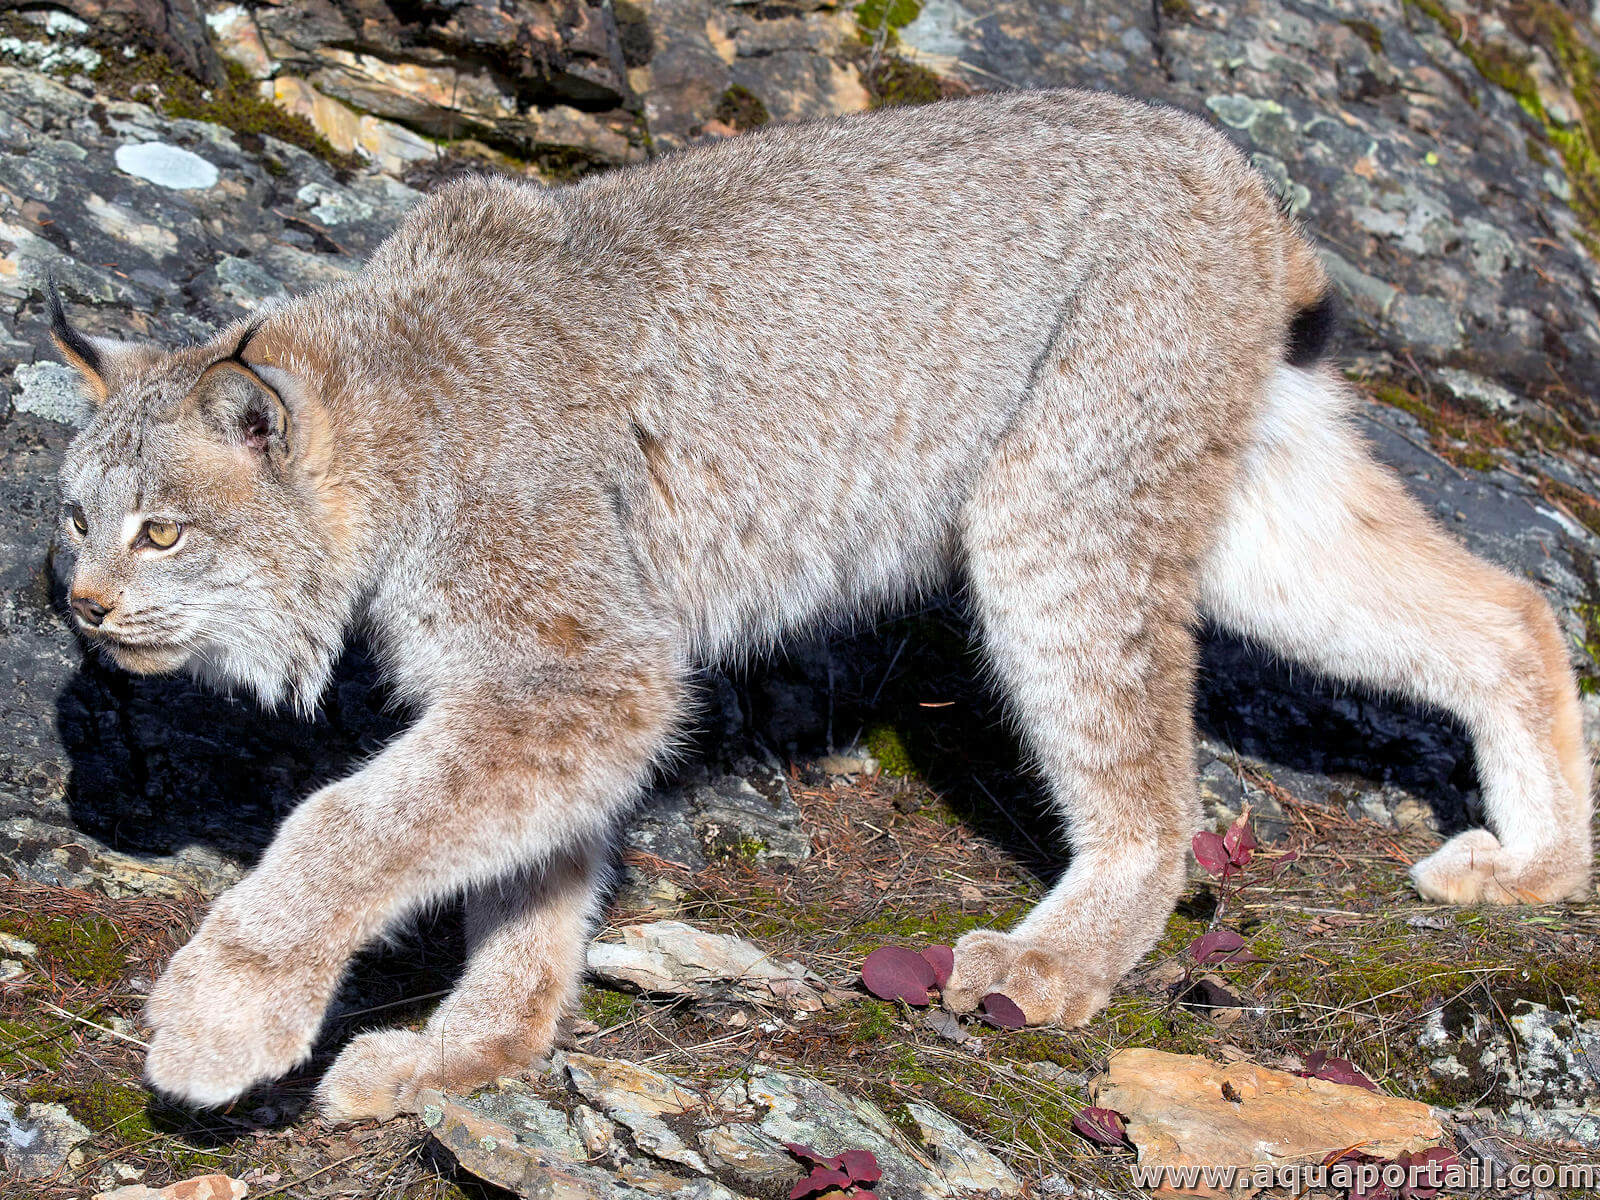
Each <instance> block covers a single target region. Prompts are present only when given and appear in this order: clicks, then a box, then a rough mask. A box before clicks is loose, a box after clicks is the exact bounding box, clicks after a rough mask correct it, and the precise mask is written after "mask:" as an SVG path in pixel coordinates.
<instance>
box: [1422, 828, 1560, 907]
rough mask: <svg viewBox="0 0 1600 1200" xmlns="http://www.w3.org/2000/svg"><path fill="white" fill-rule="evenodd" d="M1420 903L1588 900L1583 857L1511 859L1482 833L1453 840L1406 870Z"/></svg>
mask: <svg viewBox="0 0 1600 1200" xmlns="http://www.w3.org/2000/svg"><path fill="white" fill-rule="evenodd" d="M1411 882H1412V884H1413V885H1414V886H1415V887H1416V889H1417V892H1418V893H1419V894H1420V895H1421V896H1422V898H1423V899H1424V900H1434V901H1437V902H1439V903H1441V904H1477V903H1480V902H1484V903H1488V904H1549V903H1552V902H1554V901H1557V900H1584V899H1587V898H1588V897H1589V892H1590V888H1589V861H1588V855H1587V854H1585V853H1583V852H1582V851H1580V850H1574V851H1573V852H1572V853H1570V854H1563V853H1560V852H1558V851H1550V852H1548V853H1546V854H1545V855H1543V856H1541V857H1539V858H1536V859H1534V860H1532V861H1527V860H1518V859H1514V858H1512V857H1511V856H1510V855H1509V854H1508V853H1507V852H1506V850H1505V848H1504V847H1502V846H1501V845H1500V842H1499V840H1498V839H1497V838H1496V837H1495V836H1494V834H1492V833H1490V832H1489V831H1488V830H1487V829H1469V830H1467V831H1466V832H1465V833H1460V834H1457V835H1456V836H1455V837H1453V838H1451V839H1450V840H1449V841H1448V842H1446V843H1445V844H1444V845H1443V846H1441V847H1439V849H1437V850H1435V851H1434V852H1433V853H1432V854H1430V855H1429V856H1428V857H1427V858H1425V859H1423V860H1422V861H1421V862H1419V863H1417V864H1416V865H1415V866H1414V867H1412V868H1411Z"/></svg>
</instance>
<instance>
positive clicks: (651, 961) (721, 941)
mask: <svg viewBox="0 0 1600 1200" xmlns="http://www.w3.org/2000/svg"><path fill="white" fill-rule="evenodd" d="M621 933H622V941H621V942H602V941H595V942H591V943H589V952H588V965H589V972H590V974H592V975H594V976H596V977H597V978H599V979H601V980H603V981H604V982H606V983H608V984H611V985H613V986H617V987H623V988H627V989H629V990H632V991H639V992H648V993H651V994H655V995H663V996H694V997H699V998H708V997H713V996H716V997H722V998H727V999H735V1000H743V1001H746V1002H749V1003H753V1004H763V1005H778V1006H780V1007H783V1008H786V1009H788V1010H789V1011H791V1012H797V1013H805V1012H819V1011H821V1010H822V1009H824V1008H835V1007H838V1005H840V1004H841V1003H844V1001H845V1000H846V998H847V997H845V996H844V994H843V993H840V992H837V991H835V990H834V989H833V988H831V987H829V985H828V984H827V983H826V982H825V981H824V980H823V979H822V978H821V977H820V976H818V975H815V974H813V973H812V972H811V971H808V970H807V969H806V968H805V967H803V966H801V965H800V964H799V963H797V962H792V961H790V960H787V959H776V958H773V957H772V956H771V955H770V954H769V953H768V952H767V951H765V950H763V949H761V947H759V946H757V945H756V944H755V943H754V942H749V941H746V940H745V939H744V938H739V937H733V936H731V935H729V934H724V933H707V932H706V931H705V930H703V929H696V928H695V927H694V926H693V925H688V924H685V923H684V922H682V921H654V922H651V923H650V924H648V925H628V926H625V927H624V928H623V929H622V931H621Z"/></svg>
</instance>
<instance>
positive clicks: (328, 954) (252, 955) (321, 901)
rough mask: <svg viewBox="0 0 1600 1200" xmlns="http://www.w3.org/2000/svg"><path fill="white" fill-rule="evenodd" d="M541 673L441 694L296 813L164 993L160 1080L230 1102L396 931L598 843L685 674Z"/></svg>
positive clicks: (198, 938)
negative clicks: (430, 906)
mask: <svg viewBox="0 0 1600 1200" xmlns="http://www.w3.org/2000/svg"><path fill="white" fill-rule="evenodd" d="M539 682H540V683H542V684H543V686H542V687H540V688H539V689H538V690H537V691H536V692H535V691H531V690H522V689H514V688H499V689H495V690H493V691H490V690H485V691H484V692H482V693H480V694H464V695H458V696H456V697H453V698H451V699H449V700H444V701H440V702H438V703H436V704H435V705H434V707H432V708H431V709H429V710H428V711H427V712H426V713H424V714H423V716H422V717H421V718H420V719H419V720H418V722H417V723H416V725H414V726H413V727H412V728H411V729H410V730H408V731H407V732H406V733H405V734H404V735H402V736H401V737H400V738H399V739H397V740H396V741H395V742H394V743H393V744H392V745H391V746H389V747H388V748H387V749H386V750H385V751H384V752H383V753H382V754H381V755H379V756H378V758H377V759H375V760H374V761H373V762H372V764H371V765H370V766H368V767H367V768H366V769H365V770H363V771H361V772H360V773H358V774H357V775H355V776H352V777H351V778H350V779H347V780H344V781H342V782H340V783H336V784H333V785H332V786H330V787H327V788H324V789H322V790H321V791H320V792H317V793H316V794H315V795H313V796H312V797H311V798H310V799H308V800H307V801H305V802H304V803H303V804H302V805H301V806H300V807H299V808H298V809H296V810H295V812H294V813H293V814H292V815H291V816H290V817H289V819H288V820H287V821H285V822H284V825H283V828H282V830H281V831H280V832H279V834H278V837H277V838H276V839H275V840H274V842H273V843H272V845H271V846H270V847H269V848H268V850H267V853H266V854H265V855H264V856H263V858H262V861H261V864H260V865H259V866H258V867H257V868H256V869H255V870H254V871H252V872H251V873H250V875H249V876H247V877H246V878H245V879H244V880H243V881H242V882H240V883H239V884H238V885H237V886H236V887H234V888H233V889H232V890H231V891H229V892H227V893H226V894H225V895H223V896H222V898H221V899H220V900H218V901H217V903H216V905H215V906H214V907H213V909H212V911H211V914H210V915H209V916H208V917H207V918H206V921H205V923H204V924H203V925H202V926H201V928H200V932H199V933H197V934H196V935H195V937H194V939H193V940H192V941H191V942H190V943H189V944H188V945H187V946H185V947H184V948H183V949H182V950H180V951H179V952H178V953H177V954H176V955H174V956H173V959H172V962H171V964H170V965H169V966H168V968H167V971H166V973H165V974H164V975H163V976H162V977H161V979H160V981H159V982H158V983H157V984H156V986H155V988H154V989H153V990H152V992H151V995H150V1001H149V1005H148V1008H147V1010H146V1017H147V1019H148V1021H149V1023H150V1025H151V1027H152V1029H153V1031H154V1037H153V1039H152V1043H151V1049H150V1054H149V1057H148V1060H147V1061H146V1064H145V1073H146V1077H147V1078H148V1080H149V1082H150V1084H151V1085H152V1086H153V1087H155V1088H156V1089H157V1090H159V1091H161V1092H164V1093H166V1094H168V1095H171V1096H175V1097H178V1098H180V1099H184V1100H187V1101H190V1102H193V1103H198V1104H222V1103H225V1102H227V1101H229V1100H232V1099H233V1098H234V1097H236V1096H238V1095H239V1094H241V1093H242V1092H244V1091H245V1090H246V1089H248V1088H249V1087H250V1086H252V1085H253V1084H255V1083H259V1082H261V1081H262V1080H265V1079H270V1078H272V1077H274V1076H277V1075H281V1074H282V1073H284V1072H285V1071H288V1070H289V1069H290V1068H292V1067H294V1066H295V1065H296V1064H297V1063H300V1062H302V1061H304V1059H305V1058H306V1056H307V1055H308V1054H309V1053H310V1050H311V1045H312V1042H313V1040H314V1039H315V1037H316V1034H317V1030H318V1028H319V1027H320V1025H321V1023H322V1016H323V1012H324V1010H325V1008H326V1007H327V1004H328V1001H329V999H330V998H331V997H332V995H333V992H334V990H335V988H336V987H337V986H338V983H339V980H340V977H341V976H342V975H343V973H344V970H345V966H346V964H347V963H348V961H349V959H350V956H351V955H352V954H353V953H354V952H355V951H356V950H357V949H359V948H360V947H361V946H362V945H364V944H365V943H367V942H369V941H371V940H372V939H373V938H374V937H376V936H377V935H378V934H379V933H381V932H382V930H383V929H384V928H385V927H386V926H388V925H389V924H391V923H392V922H393V921H395V920H396V919H398V918H400V917H402V916H404V915H405V914H406V913H408V912H410V911H413V910H414V909H416V908H417V907H418V906H419V905H421V904H424V903H427V902H428V901H430V900H434V899H437V898H440V897H444V896H448V895H450V894H452V893H454V892H457V891H459V890H461V889H462V888H464V887H472V886H477V885H482V884H484V883H486V882H488V881H490V880H493V879H496V878H500V877H503V876H505V875H507V874H508V873H510V872H512V871H514V870H516V869H518V868H519V867H522V866H525V865H527V864H538V865H541V866H542V865H545V864H548V863H551V862H553V861H557V860H558V859H559V856H560V855H562V854H563V853H564V852H566V851H569V850H570V849H571V848H572V847H574V846H582V845H594V844H596V843H598V842H600V841H601V840H603V838H604V837H605V834H606V832H607V831H608V827H609V825H610V823H611V821H612V819H613V816H614V814H615V813H616V812H617V810H618V807H619V805H620V804H622V803H625V802H626V800H627V799H628V798H629V797H630V796H631V795H632V794H633V792H634V791H635V790H636V789H637V787H638V786H639V783H640V781H641V779H642V777H643V775H644V773H645V771H646V770H647V769H648V767H649V764H650V762H651V760H652V759H653V758H654V757H655V755H656V754H657V752H658V751H659V749H660V747H661V745H662V744H663V742H664V741H665V739H666V737H667V736H668V735H669V733H670V731H671V729H672V727H673V725H674V724H675V721H676V717H677V714H678V706H679V702H680V701H679V691H680V689H679V682H678V679H677V677H676V675H675V674H671V673H669V672H667V671H664V670H663V671H659V672H651V671H649V670H647V669H645V668H641V667H638V666H637V665H634V666H633V667H632V668H631V669H625V668H620V667H618V666H617V665H616V664H615V663H613V664H610V665H609V666H608V665H605V664H595V663H585V664H582V667H581V668H579V667H574V668H571V669H570V670H567V671H563V672H561V673H559V674H555V673H552V674H551V677H548V678H546V679H543V680H541V681H539ZM491 940H492V939H491Z"/></svg>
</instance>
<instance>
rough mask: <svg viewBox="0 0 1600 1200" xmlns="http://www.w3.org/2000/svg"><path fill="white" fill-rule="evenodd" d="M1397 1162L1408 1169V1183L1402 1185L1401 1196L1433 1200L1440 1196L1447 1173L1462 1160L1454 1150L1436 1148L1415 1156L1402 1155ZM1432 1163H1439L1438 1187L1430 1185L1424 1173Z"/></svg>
mask: <svg viewBox="0 0 1600 1200" xmlns="http://www.w3.org/2000/svg"><path fill="white" fill-rule="evenodd" d="M1396 1161H1398V1162H1399V1163H1400V1164H1401V1165H1403V1166H1404V1167H1405V1168H1406V1182H1405V1183H1403V1184H1401V1185H1400V1194H1401V1195H1402V1196H1405V1197H1407V1200H1432V1198H1433V1197H1434V1196H1437V1195H1438V1194H1439V1188H1440V1187H1443V1186H1444V1178H1445V1172H1446V1171H1448V1170H1449V1169H1450V1168H1451V1167H1453V1166H1455V1165H1457V1164H1458V1163H1459V1162H1460V1161H1461V1160H1460V1159H1459V1158H1458V1157H1456V1152H1455V1151H1454V1150H1446V1149H1445V1148H1444V1147H1443V1146H1434V1147H1432V1148H1430V1149H1427V1150H1419V1151H1418V1152H1417V1153H1415V1154H1402V1155H1401V1156H1400V1157H1399V1159H1397V1160H1396ZM1432 1163H1437V1164H1438V1167H1439V1169H1438V1171H1437V1172H1436V1173H1435V1175H1434V1178H1436V1179H1438V1180H1439V1183H1438V1185H1437V1186H1436V1185H1434V1184H1430V1183H1429V1182H1428V1176H1427V1175H1426V1174H1424V1173H1423V1172H1424V1171H1426V1170H1427V1168H1428V1166H1429V1165H1430V1164H1432Z"/></svg>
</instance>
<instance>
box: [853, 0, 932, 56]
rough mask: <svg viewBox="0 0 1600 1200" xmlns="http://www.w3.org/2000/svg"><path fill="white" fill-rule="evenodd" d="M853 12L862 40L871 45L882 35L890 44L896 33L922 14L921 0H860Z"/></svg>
mask: <svg viewBox="0 0 1600 1200" xmlns="http://www.w3.org/2000/svg"><path fill="white" fill-rule="evenodd" d="M855 13H856V29H857V31H858V32H859V33H860V34H861V40H862V41H864V42H866V43H867V44H868V45H873V44H875V43H876V42H877V40H878V38H879V37H880V36H882V37H883V38H884V40H885V44H887V45H891V46H892V45H894V44H895V41H896V40H897V38H896V33H897V32H898V31H899V30H901V29H904V28H905V27H906V26H907V25H909V24H911V22H913V21H915V20H916V19H917V18H918V17H919V16H921V15H922V0H862V3H860V4H858V5H856V9H855Z"/></svg>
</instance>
